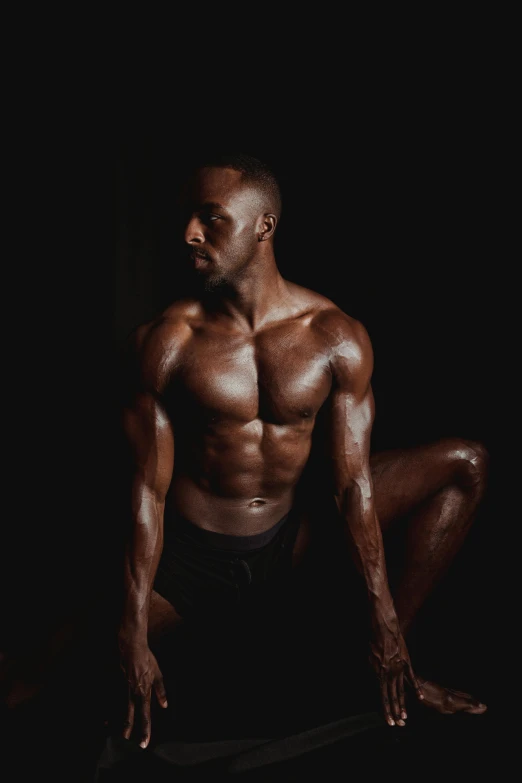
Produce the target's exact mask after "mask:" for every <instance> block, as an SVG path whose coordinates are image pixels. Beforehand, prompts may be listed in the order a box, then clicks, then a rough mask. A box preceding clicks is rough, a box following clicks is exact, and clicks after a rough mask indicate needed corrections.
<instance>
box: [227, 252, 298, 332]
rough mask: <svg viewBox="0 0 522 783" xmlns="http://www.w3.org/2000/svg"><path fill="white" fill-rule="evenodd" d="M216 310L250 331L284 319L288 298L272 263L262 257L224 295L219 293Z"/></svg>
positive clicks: (283, 282) (284, 283)
mask: <svg viewBox="0 0 522 783" xmlns="http://www.w3.org/2000/svg"><path fill="white" fill-rule="evenodd" d="M218 307H219V310H220V311H221V312H223V313H226V314H227V315H228V316H230V317H231V318H233V319H234V321H236V322H237V323H238V325H241V326H243V327H245V328H246V329H248V330H249V331H257V330H258V329H261V328H262V327H264V326H267V325H268V324H269V323H270V322H271V321H278V320H281V319H282V318H285V316H286V315H288V314H289V312H290V297H289V292H288V287H287V284H286V282H285V280H284V279H283V277H282V276H281V274H280V272H279V270H278V268H277V266H276V264H275V260H270V259H267V258H265V259H263V260H262V261H261V260H260V262H259V263H257V262H255V263H253V264H251V265H250V266H249V267H248V269H246V270H245V271H244V272H243V274H242V275H241V277H240V278H239V279H237V280H234V281H233V283H232V284H231V285H230V286H229V288H228V291H227V292H226V293H224V294H223V295H222V294H221V293H220V294H219V299H218Z"/></svg>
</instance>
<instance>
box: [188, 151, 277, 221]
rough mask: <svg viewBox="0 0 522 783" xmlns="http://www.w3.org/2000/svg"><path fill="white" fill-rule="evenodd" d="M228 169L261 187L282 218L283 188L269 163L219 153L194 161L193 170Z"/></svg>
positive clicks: (242, 154)
mask: <svg viewBox="0 0 522 783" xmlns="http://www.w3.org/2000/svg"><path fill="white" fill-rule="evenodd" d="M207 167H208V168H212V167H216V168H226V169H233V170H234V171H240V172H241V173H242V175H243V180H244V181H245V182H249V183H252V184H253V185H256V186H257V187H259V189H260V190H262V191H263V192H264V193H265V194H266V196H267V197H268V200H269V203H270V207H271V209H273V210H274V213H275V215H276V216H277V218H279V217H280V216H281V207H282V200H281V188H280V187H279V183H278V181H277V177H276V175H275V174H274V171H273V170H272V169H271V168H270V166H269V165H268V164H267V163H263V161H261V160H258V158H254V157H252V155H247V154H245V153H244V152H230V153H226V152H218V153H216V154H210V155H207V156H201V157H198V158H197V159H196V160H195V161H193V165H192V167H191V168H192V169H193V170H197V169H202V168H207Z"/></svg>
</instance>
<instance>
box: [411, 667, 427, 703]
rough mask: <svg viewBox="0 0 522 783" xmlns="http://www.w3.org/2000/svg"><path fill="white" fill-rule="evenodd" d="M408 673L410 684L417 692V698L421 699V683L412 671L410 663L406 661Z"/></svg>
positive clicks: (422, 696)
mask: <svg viewBox="0 0 522 783" xmlns="http://www.w3.org/2000/svg"><path fill="white" fill-rule="evenodd" d="M408 675H409V679H410V682H411V684H412V686H413V687H414V688H415V692H416V694H417V698H419V699H423V698H424V694H423V692H422V687H421V684H420V682H419V680H418V679H417V677H416V676H415V674H414V673H413V669H412V667H411V663H408Z"/></svg>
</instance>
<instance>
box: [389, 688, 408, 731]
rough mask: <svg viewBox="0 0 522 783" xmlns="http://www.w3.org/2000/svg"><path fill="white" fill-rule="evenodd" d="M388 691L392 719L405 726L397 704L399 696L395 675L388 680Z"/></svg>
mask: <svg viewBox="0 0 522 783" xmlns="http://www.w3.org/2000/svg"><path fill="white" fill-rule="evenodd" d="M388 693H389V698H390V704H391V712H392V715H393V719H394V721H395V723H396V724H397V726H405V725H406V724H405V723H404V721H403V720H402V718H401V709H400V706H399V696H398V694H397V677H396V676H394V677H392V679H391V680H390V681H389V682H388Z"/></svg>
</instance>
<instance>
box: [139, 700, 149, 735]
mask: <svg viewBox="0 0 522 783" xmlns="http://www.w3.org/2000/svg"><path fill="white" fill-rule="evenodd" d="M149 742H150V691H149V692H148V693H147V694H146V695H145V696H143V697H142V699H141V739H140V748H146V747H147V745H148V744H149Z"/></svg>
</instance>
